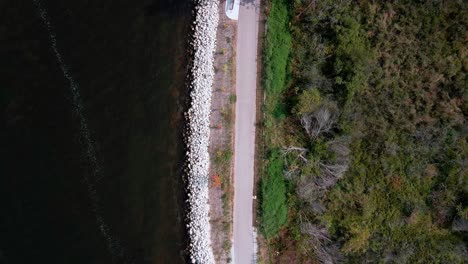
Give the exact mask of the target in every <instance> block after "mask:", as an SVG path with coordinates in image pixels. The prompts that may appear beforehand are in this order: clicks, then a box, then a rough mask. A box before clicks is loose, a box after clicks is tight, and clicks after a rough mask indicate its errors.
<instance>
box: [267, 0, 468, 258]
mask: <svg viewBox="0 0 468 264" xmlns="http://www.w3.org/2000/svg"><path fill="white" fill-rule="evenodd" d="M266 14H267V27H266V30H267V33H266V37H265V41H264V54H263V65H264V75H263V76H264V80H263V86H264V88H265V93H266V101H265V105H264V109H263V110H264V117H265V118H264V120H263V131H264V133H263V143H264V145H265V146H266V149H265V150H264V151H263V155H264V157H263V158H264V160H265V166H264V170H263V171H264V175H263V178H262V188H261V191H262V194H261V212H260V219H261V220H262V230H263V234H264V236H265V237H266V238H267V241H268V246H269V251H270V253H271V255H270V261H272V262H275V263H286V262H285V261H287V262H288V263H336V262H348V263H364V262H385V263H463V261H464V260H466V259H468V252H467V231H468V207H467V198H468V173H467V169H466V168H467V165H468V144H467V135H468V127H467V125H466V121H465V120H466V115H467V112H468V104H467V97H468V91H467V89H466V87H467V78H466V73H467V70H468V60H467V47H468V46H467V42H468V32H467V30H466V27H467V24H468V12H467V4H466V3H465V2H463V1H367V0H361V1H349V0H343V1H333V0H321V1H318V0H317V1H311V0H295V1H288V0H272V1H270V3H268V4H267V5H266ZM272 252H279V253H278V254H273V253H272Z"/></svg>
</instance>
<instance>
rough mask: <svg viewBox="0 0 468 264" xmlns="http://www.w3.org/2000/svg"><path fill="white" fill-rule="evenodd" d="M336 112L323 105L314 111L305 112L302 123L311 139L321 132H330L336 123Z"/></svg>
mask: <svg viewBox="0 0 468 264" xmlns="http://www.w3.org/2000/svg"><path fill="white" fill-rule="evenodd" d="M336 118H337V117H336V114H334V113H333V112H332V111H331V110H330V109H329V108H328V107H325V106H322V107H320V108H319V109H318V110H316V111H315V112H313V113H310V114H305V115H303V116H302V118H301V124H302V126H303V127H304V129H305V130H306V132H307V134H308V135H309V137H310V138H311V139H315V138H317V137H318V136H319V135H320V134H322V133H325V132H329V131H330V130H331V129H332V128H333V125H334V124H335V123H336Z"/></svg>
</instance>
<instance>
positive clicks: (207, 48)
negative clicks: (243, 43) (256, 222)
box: [185, 0, 219, 263]
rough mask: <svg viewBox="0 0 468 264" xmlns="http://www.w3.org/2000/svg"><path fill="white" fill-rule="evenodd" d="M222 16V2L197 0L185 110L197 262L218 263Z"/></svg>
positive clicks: (189, 214) (193, 246) (191, 235)
mask: <svg viewBox="0 0 468 264" xmlns="http://www.w3.org/2000/svg"><path fill="white" fill-rule="evenodd" d="M218 19H219V17H218V1H213V0H198V1H195V21H194V22H193V27H192V30H193V36H192V41H191V48H192V50H193V60H192V64H191V69H190V77H189V79H190V80H191V83H190V105H189V109H188V110H187V112H186V113H185V118H186V121H187V129H186V132H185V143H186V146H187V152H186V168H185V174H186V179H187V203H188V211H187V229H188V234H189V240H190V242H189V254H190V259H191V261H192V262H193V263H214V256H213V250H212V246H211V239H210V232H211V225H210V221H209V210H210V208H209V204H208V184H209V176H208V168H209V163H210V157H209V153H208V144H209V136H210V109H211V92H212V91H211V88H212V85H213V78H214V67H213V61H214V52H215V46H216V29H217V26H218Z"/></svg>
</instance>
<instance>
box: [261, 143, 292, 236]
mask: <svg viewBox="0 0 468 264" xmlns="http://www.w3.org/2000/svg"><path fill="white" fill-rule="evenodd" d="M283 169H284V164H283V161H282V159H281V156H280V153H279V151H277V150H275V151H272V153H271V154H270V156H269V158H268V163H267V166H266V174H265V175H264V176H263V178H262V183H261V186H262V193H261V197H262V205H261V207H262V214H261V219H262V230H263V233H264V235H265V237H266V238H267V239H270V238H273V237H275V236H276V235H277V234H278V231H279V230H280V229H281V227H283V226H284V225H285V224H286V222H287V219H288V208H287V199H286V185H285V182H284V177H283Z"/></svg>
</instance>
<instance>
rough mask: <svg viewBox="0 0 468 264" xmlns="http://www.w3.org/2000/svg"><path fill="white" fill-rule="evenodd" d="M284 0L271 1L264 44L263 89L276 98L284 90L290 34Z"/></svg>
mask: <svg viewBox="0 0 468 264" xmlns="http://www.w3.org/2000/svg"><path fill="white" fill-rule="evenodd" d="M288 21H289V12H288V7H287V1H286V0H273V1H271V8H270V13H269V15H268V20H267V26H266V27H267V34H266V37H265V43H264V49H263V51H264V58H263V59H264V69H263V70H264V87H265V89H266V91H267V93H268V94H269V95H272V96H277V95H279V94H280V93H281V92H282V91H284V89H285V84H286V77H287V74H286V73H287V65H288V59H289V51H290V49H291V34H290V32H289V28H288Z"/></svg>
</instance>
